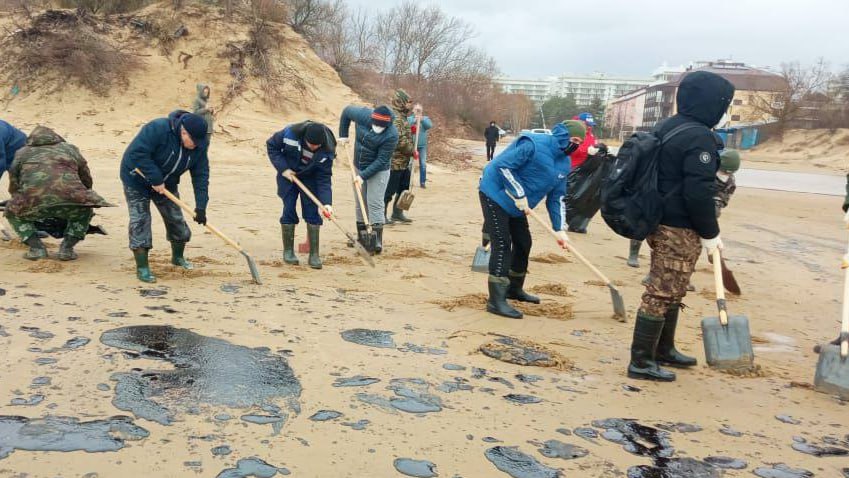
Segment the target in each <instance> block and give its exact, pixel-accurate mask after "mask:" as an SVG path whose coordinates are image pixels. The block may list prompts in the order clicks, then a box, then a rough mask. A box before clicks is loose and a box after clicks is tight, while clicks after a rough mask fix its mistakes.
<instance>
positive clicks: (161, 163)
mask: <svg viewBox="0 0 849 478" xmlns="http://www.w3.org/2000/svg"><path fill="white" fill-rule="evenodd" d="M184 114H187V112H186V111H183V110H177V111H174V112H172V113H171V114H169V115H168V117H167V118H158V119H155V120H153V121H151V122H150V123H147V124H146V125H144V126H142V129H141V131H139V133H138V134H137V135H136V137H135V138H134V139H133V141H132V142H131V143H130V145H129V146H127V150H126V151H124V157H123V159H122V160H121V182H123V183H124V185H126V186H128V187H131V188H133V189H135V190H136V191H139V192H140V193H142V194H144V195H146V196H147V197H150V194H151V191H152V190H151V188H150V186H151V185H157V184H163V183H164V184H165V187H166V188H168V190H169V191H171V192H174V193H176V192H177V186H178V185H179V184H180V176H181V175H182V174H183V173H185V172H186V171H188V172H189V174H191V176H192V187H193V188H194V190H195V208H197V209H206V205H207V203H209V158H208V157H207V150H208V148H209V146H208V145H204V146H202V147H201V146H199V147H197V148H195V149H186V148H184V147H183V142H182V141H181V140H180V118H181V117H182V116H183V115H184ZM135 168H139V170H141V172H142V174H144V176H145V178H146V179H143V178H142V177H140V176H139V175H138V174H136V173H135V171H134V169H135Z"/></svg>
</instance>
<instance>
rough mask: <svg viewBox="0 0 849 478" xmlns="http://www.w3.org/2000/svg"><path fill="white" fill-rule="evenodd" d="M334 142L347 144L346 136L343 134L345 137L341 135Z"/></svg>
mask: <svg viewBox="0 0 849 478" xmlns="http://www.w3.org/2000/svg"><path fill="white" fill-rule="evenodd" d="M336 142H337V143H339V144H348V137H347V136H345V137H342V138H338V139H337V140H336Z"/></svg>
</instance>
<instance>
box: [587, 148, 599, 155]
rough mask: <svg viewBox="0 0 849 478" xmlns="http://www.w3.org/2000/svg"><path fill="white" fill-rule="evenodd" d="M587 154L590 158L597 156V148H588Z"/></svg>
mask: <svg viewBox="0 0 849 478" xmlns="http://www.w3.org/2000/svg"><path fill="white" fill-rule="evenodd" d="M587 154H589V155H590V156H595V155H596V154H598V148H596V147H595V146H590V147H589V148H587Z"/></svg>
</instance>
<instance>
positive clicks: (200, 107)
mask: <svg viewBox="0 0 849 478" xmlns="http://www.w3.org/2000/svg"><path fill="white" fill-rule="evenodd" d="M208 86H209V85H204V84H203V83H198V84H197V96H196V97H195V102H194V103H192V113H194V114H196V115H200V116H202V117H203V119H204V120H206V124H207V125H208V128H207V130H206V134H212V126H213V124H212V122H213V121H214V120H213V118H212V113H210V111H209V109H208V108H207V102H208V101H209V96H208V95H204V94H203V90H205V89H206V88H207V87H208Z"/></svg>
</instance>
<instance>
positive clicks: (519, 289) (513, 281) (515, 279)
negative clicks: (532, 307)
mask: <svg viewBox="0 0 849 478" xmlns="http://www.w3.org/2000/svg"><path fill="white" fill-rule="evenodd" d="M525 275H526V273H525V272H513V271H510V272H508V273H507V277H508V279H510V287H508V288H507V298H508V299H513V300H518V301H520V302H530V303H532V304H539V297H537V296H535V295H531V294H528V293H527V292H525V289H524V286H525Z"/></svg>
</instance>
